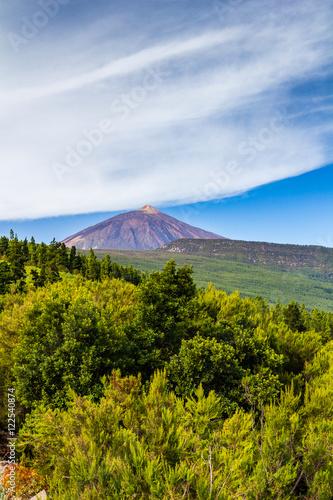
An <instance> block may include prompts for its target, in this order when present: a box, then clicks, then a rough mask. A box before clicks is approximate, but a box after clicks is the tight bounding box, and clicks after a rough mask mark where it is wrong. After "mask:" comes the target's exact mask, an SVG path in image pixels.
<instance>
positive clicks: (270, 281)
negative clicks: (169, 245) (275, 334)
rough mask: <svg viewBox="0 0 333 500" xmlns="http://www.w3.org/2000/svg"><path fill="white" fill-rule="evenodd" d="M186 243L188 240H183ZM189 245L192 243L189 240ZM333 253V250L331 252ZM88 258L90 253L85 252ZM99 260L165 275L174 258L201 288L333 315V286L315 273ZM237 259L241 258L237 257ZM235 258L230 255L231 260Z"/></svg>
mask: <svg viewBox="0 0 333 500" xmlns="http://www.w3.org/2000/svg"><path fill="white" fill-rule="evenodd" d="M181 241H184V240H181ZM185 241H188V240H185ZM327 250H331V249H327ZM82 252H84V253H85V254H86V255H88V253H89V252H88V251H84V250H83V251H82ZM95 254H96V257H97V258H98V259H102V258H104V257H105V256H106V255H110V257H111V259H112V260H115V261H116V262H118V263H121V264H122V265H124V266H126V265H127V266H128V265H133V266H134V267H135V268H136V269H140V270H141V271H142V272H146V271H148V272H150V271H151V270H153V269H154V270H159V271H161V270H162V269H163V267H164V265H165V262H166V261H167V260H170V258H172V257H174V258H175V259H176V260H177V263H178V264H179V265H185V264H187V265H191V264H193V271H194V272H193V278H194V281H195V283H196V285H197V286H198V287H199V288H206V286H207V285H208V283H212V284H213V285H214V286H215V287H216V288H219V289H222V290H225V291H227V292H229V293H232V292H234V291H235V290H238V291H239V293H240V294H241V296H242V297H253V298H255V297H256V296H257V295H261V296H263V297H265V298H266V299H267V300H268V302H269V303H270V304H271V305H274V304H275V303H276V301H277V300H280V302H281V303H283V304H287V303H288V302H291V301H297V302H299V303H300V304H303V303H304V304H305V305H306V307H307V308H309V309H314V308H318V309H323V310H325V311H330V310H331V309H332V300H333V282H332V283H331V282H330V281H329V280H328V279H327V276H326V275H325V276H323V275H322V274H318V273H317V272H316V271H314V270H313V269H312V270H311V269H308V270H307V271H305V270H304V269H302V270H301V269H297V268H293V267H290V268H289V269H288V270H279V269H271V268H265V267H261V266H257V265H253V264H248V263H247V264H246V263H243V262H240V261H239V260H226V259H224V258H220V257H206V256H205V255H201V254H195V253H192V254H186V253H183V252H181V253H176V252H175V253H170V252H167V251H162V250H154V251H150V252H147V251H134V250H114V249H111V250H95ZM236 257H237V255H236ZM232 258H233V257H232V256H231V255H230V259H232Z"/></svg>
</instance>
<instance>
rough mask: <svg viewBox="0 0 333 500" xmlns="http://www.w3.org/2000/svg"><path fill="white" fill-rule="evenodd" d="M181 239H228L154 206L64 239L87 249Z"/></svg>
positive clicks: (134, 247) (131, 246) (138, 246)
mask: <svg viewBox="0 0 333 500" xmlns="http://www.w3.org/2000/svg"><path fill="white" fill-rule="evenodd" d="M179 238H201V239H225V238H224V237H223V236H219V235H218V234H214V233H210V232H209V231H204V230H203V229H199V228H198V227H193V226H190V225H189V224H186V223H185V222H181V221H179V220H177V219H175V218H174V217H170V216H169V215H166V214H164V213H163V212H160V211H159V210H157V209H156V208H154V207H152V206H151V205H145V206H143V207H142V208H140V209H139V210H135V211H133V212H125V213H123V214H119V215H116V216H115V217H111V219H107V220H105V221H104V222H100V223H99V224H96V225H95V226H91V227H88V228H87V229H84V230H83V231H80V232H79V233H76V234H74V235H73V236H69V237H68V238H66V239H65V240H64V243H65V244H66V246H68V247H70V246H72V245H74V246H76V247H77V248H81V249H84V250H87V249H89V248H94V249H96V248H118V249H120V250H154V249H155V248H158V247H160V246H162V245H165V244H166V243H170V242H171V241H174V240H178V239H179Z"/></svg>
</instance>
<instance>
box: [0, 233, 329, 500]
mask: <svg viewBox="0 0 333 500" xmlns="http://www.w3.org/2000/svg"><path fill="white" fill-rule="evenodd" d="M222 281H223V275H222ZM0 373H1V386H0V397H1V402H2V404H1V413H0V425H1V429H2V433H1V436H2V437H3V439H4V440H5V441H6V439H7V430H8V417H9V416H11V417H12V416H13V415H12V412H11V413H8V408H12V407H13V405H14V402H15V421H16V437H17V441H15V452H16V463H15V465H14V466H13V467H14V468H15V474H16V476H15V478H16V479H15V481H16V482H15V488H16V490H15V492H13V490H11V488H10V484H11V483H10V475H9V470H6V471H5V474H4V476H3V478H2V484H1V486H0V498H2V499H14V498H15V495H16V496H17V497H19V498H22V499H30V498H31V496H33V495H34V494H36V493H37V492H39V491H40V490H42V489H45V490H46V491H47V492H48V495H49V498H50V499H51V500H109V499H110V500H111V499H114V500H130V499H137V500H138V499H156V500H157V499H162V500H170V499H174V500H178V499H179V500H180V499H198V500H218V499H221V500H229V499H247V500H259V499H263V500H264V499H281V500H282V499H283V500H293V499H304V500H310V499H311V500H312V499H316V500H330V499H332V498H333V312H330V311H323V310H319V309H309V308H308V305H307V304H299V303H298V302H297V301H295V300H292V301H290V302H289V303H287V304H281V303H280V302H279V301H277V302H276V304H274V305H271V304H269V303H268V302H267V300H266V299H265V297H262V296H256V297H242V296H241V295H240V294H239V292H238V291H233V292H226V291H224V290H223V289H217V288H215V287H214V286H213V285H211V284H210V285H208V286H206V287H205V288H198V287H197V285H196V284H195V282H194V279H193V268H192V266H191V265H189V266H188V265H186V264H185V265H183V266H181V267H179V266H177V264H176V262H175V260H173V259H171V260H170V261H168V262H166V263H165V265H164V267H163V270H158V271H151V272H150V273H147V272H142V271H139V270H136V269H135V268H133V267H132V266H131V265H130V266H123V265H120V264H117V263H115V262H112V261H111V258H110V256H109V255H105V256H103V258H102V259H101V260H98V259H97V257H96V255H95V253H94V252H93V250H90V252H89V254H88V255H83V254H79V253H78V252H77V251H76V249H75V247H72V248H71V249H67V248H66V247H65V245H64V244H61V243H58V242H56V241H55V240H53V241H52V242H51V244H50V245H46V244H44V243H41V244H37V243H36V242H35V240H34V239H33V238H32V239H31V240H30V241H27V240H24V241H20V240H18V238H17V236H16V235H14V233H13V232H11V234H10V237H9V238H7V237H5V236H3V237H1V238H0ZM10 405H12V406H10ZM14 493H15V495H14Z"/></svg>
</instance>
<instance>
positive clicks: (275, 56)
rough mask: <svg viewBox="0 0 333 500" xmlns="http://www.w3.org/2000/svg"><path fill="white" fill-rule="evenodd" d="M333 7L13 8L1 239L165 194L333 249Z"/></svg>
mask: <svg viewBox="0 0 333 500" xmlns="http://www.w3.org/2000/svg"><path fill="white" fill-rule="evenodd" d="M332 13H333V4H332V1H331V0H330V1H328V0H322V1H320V2H318V3H317V2H313V1H312V0H311V1H310V0H308V1H307V0H305V1H302V2H299V1H288V2H278V1H274V0H268V1H267V2H259V1H258V2H257V1H255V0H253V1H252V0H251V1H245V0H244V1H242V0H216V1H215V0H212V1H210V0H209V1H204V2H203V1H200V2H199V1H194V0H189V1H188V0H174V1H170V0H146V1H145V0H144V1H143V0H141V1H140V2H139V1H131V0H129V1H128V2H121V1H112V2H109V1H99V2H96V3H93V2H91V1H90V2H89V1H87V0H39V1H36V2H35V1H29V2H26V1H25V0H16V1H15V2H7V3H4V2H3V3H2V4H1V5H0V39H1V44H0V65H1V75H2V78H1V82H0V109H1V117H0V129H1V130H0V137H1V146H0V169H1V178H0V182H1V184H0V233H1V234H8V232H9V229H10V228H11V227H12V228H13V229H14V231H16V232H17V233H18V234H19V235H20V236H22V237H24V236H27V237H30V236H31V235H32V234H34V235H35V237H36V239H37V240H39V241H40V240H44V241H46V242H48V241H50V240H51V239H52V238H53V236H55V237H56V238H57V239H62V238H64V237H66V236H68V235H70V234H73V233H75V232H76V231H78V230H80V229H82V228H84V227H86V226H87V225H91V224H94V223H97V222H99V221H100V220H103V219H105V218H107V217H110V216H112V215H115V214H116V213H120V212H122V211H126V210H133V209H137V208H139V207H141V206H142V205H144V204H147V203H150V204H152V205H154V206H156V207H157V208H159V209H160V210H163V211H164V212H166V213H168V214H170V215H172V216H174V217H177V218H179V219H182V220H185V221H186V222H188V223H190V224H192V225H196V226H199V227H203V228H205V229H208V230H213V231H214V232H217V233H219V234H223V235H225V236H228V237H231V238H235V239H247V240H264V241H276V242H285V243H292V242H294V243H300V244H322V245H326V246H333V227H332V213H333V210H332V209H333V206H332V205H333V202H332V198H333V197H332V191H333V183H332V181H333V173H332V169H333V167H332V163H333V150H332V110H333V85H332V82H333V78H332V54H333V50H332V49H333V43H332V42H333V29H332V28H333V26H332V24H333V23H332Z"/></svg>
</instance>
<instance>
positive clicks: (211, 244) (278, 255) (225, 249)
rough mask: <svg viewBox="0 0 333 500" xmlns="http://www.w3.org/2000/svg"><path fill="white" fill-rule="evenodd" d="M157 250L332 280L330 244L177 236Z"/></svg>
mask: <svg viewBox="0 0 333 500" xmlns="http://www.w3.org/2000/svg"><path fill="white" fill-rule="evenodd" d="M158 251H159V252H170V253H173V254H187V255H201V256H204V257H213V258H217V259H223V260H233V261H236V262H243V263H245V264H251V265H254V266H258V267H262V268H264V269H273V270H281V271H290V270H297V271H302V272H303V273H305V274H307V275H309V276H315V277H320V278H321V279H326V280H327V281H329V282H333V248H326V247H323V246H315V245H286V244H284V245H282V244H277V243H266V242H262V241H237V240H229V239H224V240H195V239H180V240H177V241H173V242H171V243H169V244H167V245H163V246H162V247H161V248H159V249H158Z"/></svg>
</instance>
